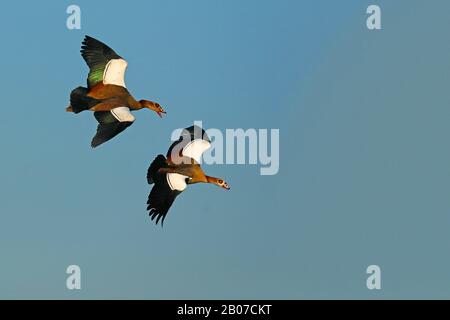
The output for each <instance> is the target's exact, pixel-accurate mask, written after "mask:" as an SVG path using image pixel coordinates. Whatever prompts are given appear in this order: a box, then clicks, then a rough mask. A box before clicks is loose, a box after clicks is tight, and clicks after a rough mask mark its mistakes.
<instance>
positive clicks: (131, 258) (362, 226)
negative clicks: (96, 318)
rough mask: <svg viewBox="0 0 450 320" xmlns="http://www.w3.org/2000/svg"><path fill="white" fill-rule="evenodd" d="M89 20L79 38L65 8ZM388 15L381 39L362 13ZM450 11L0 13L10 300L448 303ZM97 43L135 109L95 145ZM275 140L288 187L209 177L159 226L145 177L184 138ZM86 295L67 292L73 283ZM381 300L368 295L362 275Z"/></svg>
mask: <svg viewBox="0 0 450 320" xmlns="http://www.w3.org/2000/svg"><path fill="white" fill-rule="evenodd" d="M70 4H77V5H79V6H80V7H81V10H82V26H81V27H82V28H81V30H68V29H67V28H66V18H67V14H66V8H67V6H68V5H70ZM369 4H378V5H379V6H381V9H382V27H383V30H381V31H369V30H368V29H367V28H366V17H367V15H366V8H367V6H368V5H369ZM448 12H450V3H449V2H448V1H445V0H442V1H439V0H434V1H428V2H425V1H418V0H417V1H395V2H394V1H382V0H377V1H370V2H369V1H363V0H349V1H331V0H330V1H325V0H321V1H317V0H314V1H312V0H311V1H206V0H205V1H189V2H186V1H145V2H144V1H126V2H121V3H112V2H111V1H95V2H94V1H77V2H76V3H74V2H65V1H58V3H56V2H55V3H53V2H50V1H47V2H42V1H40V2H39V3H38V2H26V3H23V2H9V3H8V4H2V10H1V11H0V30H1V31H0V32H1V35H2V37H1V41H2V45H1V59H0V70H1V73H0V88H1V93H2V96H1V99H2V103H1V104H2V109H1V110H2V111H1V115H2V121H1V124H0V146H1V166H0V195H1V196H0V197H1V201H0V298H43V299H45V298H61V299H71V298H137V299H177V298H183V299H205V298H208V299H221V298H235V299H240V298H245V299H250V298H254V299H269V298H277V299H282V298H284V299H300V298H330V299H334V298H361V299H377V298H450V271H449V270H450V257H449V244H450V234H449V228H450V197H449V193H450V146H449V143H448V137H449V136H450V125H449V120H450V107H449V105H450V90H449V87H450V82H449V75H450V41H448V30H450V20H449V19H448ZM85 34H88V35H91V36H93V37H96V38H99V39H100V40H102V41H104V42H105V43H107V44H109V45H110V46H111V47H112V48H114V49H115V50H116V51H117V52H118V53H119V54H120V55H122V56H123V57H124V58H126V59H127V61H128V63H129V68H128V71H127V79H126V82H127V86H128V87H129V88H130V90H131V91H132V93H133V94H134V95H135V96H136V97H137V98H138V99H140V98H148V99H151V100H155V101H158V102H160V103H161V104H162V105H163V106H164V107H165V109H166V110H167V112H168V115H167V117H165V118H164V119H163V120H161V119H159V118H158V117H157V116H156V115H155V114H154V113H151V112H147V111H141V112H139V113H136V116H137V121H136V122H135V124H134V125H133V126H132V127H130V128H129V129H127V131H126V132H125V133H123V134H121V135H120V136H118V137H117V138H116V139H114V140H112V141H110V142H108V143H107V144H105V145H103V146H101V147H99V148H98V149H96V150H92V149H91V148H90V146H89V145H90V140H91V138H92V136H93V134H94V132H95V128H96V121H95V119H94V118H93V117H92V114H89V113H82V114H80V115H77V116H74V115H73V114H68V113H66V112H65V111H64V109H65V107H66V106H67V103H68V96H69V93H70V91H71V90H72V89H73V88H74V87H76V86H78V85H84V84H85V78H86V75H87V70H88V69H87V67H86V65H85V63H84V61H83V60H82V58H81V56H80V54H79V49H80V44H81V41H82V39H83V37H84V35H85ZM194 120H202V121H203V124H204V126H205V128H218V129H221V130H225V129H226V128H245V129H247V128H266V129H270V128H278V129H280V138H281V149H280V160H281V163H280V171H279V174H278V175H275V176H260V175H259V167H258V166H255V165H212V166H205V167H204V169H205V171H206V172H207V173H208V174H210V175H213V176H219V177H223V178H225V179H226V180H227V181H228V182H229V183H230V185H231V187H232V189H231V191H229V192H226V191H224V190H221V189H219V188H217V187H214V186H210V185H194V186H191V187H189V188H188V190H186V191H185V192H184V193H183V194H182V195H181V196H180V197H179V198H178V199H177V200H176V202H175V204H174V205H173V207H172V208H171V210H170V212H169V215H168V216H167V219H166V221H165V225H164V228H161V227H160V226H155V225H154V223H152V222H151V221H150V220H149V218H148V215H147V212H146V210H145V209H146V200H147V195H148V192H149V190H150V188H149V186H148V185H147V184H146V170H147V167H148V165H149V163H150V162H151V160H152V159H153V158H154V157H155V156H156V155H157V154H158V153H165V152H166V151H167V148H168V146H169V145H170V135H171V133H172V131H173V130H174V129H175V128H181V127H187V126H190V125H192V123H193V121H194ZM71 264H77V265H79V266H80V267H81V270H82V290H80V291H69V290H67V289H66V283H65V281H66V277H67V275H66V273H65V270H66V267H67V266H68V265H71ZM371 264H376V265H379V266H380V267H381V270H382V290H379V291H376V290H375V291H370V290H368V289H367V288H366V278H367V274H366V268H367V266H369V265H371Z"/></svg>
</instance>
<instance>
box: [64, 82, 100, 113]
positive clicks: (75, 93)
mask: <svg viewBox="0 0 450 320" xmlns="http://www.w3.org/2000/svg"><path fill="white" fill-rule="evenodd" d="M88 92H89V90H88V89H87V88H84V87H78V88H75V89H74V90H72V92H71V93H70V106H71V107H72V111H73V112H74V113H79V112H81V111H84V110H88V109H90V108H92V107H93V106H95V105H96V104H97V103H99V101H98V100H97V99H94V98H91V97H88V96H87V94H88Z"/></svg>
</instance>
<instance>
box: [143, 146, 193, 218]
mask: <svg viewBox="0 0 450 320" xmlns="http://www.w3.org/2000/svg"><path fill="white" fill-rule="evenodd" d="M164 167H167V163H166V158H165V157H164V156H163V155H162V154H160V155H158V156H157V157H156V158H155V160H153V162H152V164H151V165H150V167H149V168H148V171H147V181H148V183H149V184H153V183H154V184H155V185H154V186H153V188H152V190H151V191H150V194H149V196H148V200H147V210H148V211H149V216H150V217H151V219H152V220H154V219H155V218H156V224H158V222H159V220H161V219H162V220H161V225H162V224H163V223H164V219H165V218H166V215H167V212H168V211H169V209H170V207H171V206H172V204H173V202H174V201H175V198H176V197H177V196H178V195H179V194H180V193H181V192H182V191H183V190H184V188H186V181H185V180H186V178H187V177H186V176H182V175H179V174H176V175H177V179H176V180H174V179H171V178H170V175H173V174H172V173H170V174H166V173H159V172H158V170H159V169H160V168H164ZM183 183H184V187H183V186H182V185H183Z"/></svg>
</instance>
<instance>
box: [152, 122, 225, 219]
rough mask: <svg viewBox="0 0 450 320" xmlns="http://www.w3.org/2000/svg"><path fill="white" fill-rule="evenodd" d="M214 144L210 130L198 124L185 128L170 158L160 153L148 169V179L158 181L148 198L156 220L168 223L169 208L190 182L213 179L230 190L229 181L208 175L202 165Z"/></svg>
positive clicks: (168, 153)
mask: <svg viewBox="0 0 450 320" xmlns="http://www.w3.org/2000/svg"><path fill="white" fill-rule="evenodd" d="M210 146H211V141H210V140H209V137H208V135H207V134H206V132H205V131H204V130H203V129H201V128H200V127H198V126H191V127H189V128H186V129H183V131H182V133H181V136H180V138H179V139H178V140H177V141H175V142H174V143H173V144H172V145H171V146H170V148H169V150H168V152H167V158H165V157H164V156H163V155H162V154H160V155H158V156H157V157H156V158H155V160H153V162H152V163H151V165H150V167H149V168H148V171H147V181H148V183H149V184H154V186H153V188H152V190H151V192H150V194H149V196H148V201H147V205H148V206H147V210H149V215H150V217H151V219H152V220H153V219H155V218H157V219H156V224H158V222H159V220H160V219H162V220H161V225H162V224H163V223H164V219H165V218H166V215H167V212H168V211H169V208H170V206H171V205H172V203H173V201H174V200H175V198H176V197H177V196H178V195H179V194H180V193H181V192H183V191H184V189H186V187H187V185H188V184H193V183H198V182H204V183H212V184H215V185H217V186H219V187H221V188H224V189H226V190H229V189H230V187H229V186H228V184H227V183H226V182H225V181H224V180H223V179H220V178H214V177H210V176H207V175H206V174H205V173H204V172H203V170H202V168H201V167H200V164H199V162H200V158H201V156H202V154H203V152H205V151H206V150H207V149H209V148H210Z"/></svg>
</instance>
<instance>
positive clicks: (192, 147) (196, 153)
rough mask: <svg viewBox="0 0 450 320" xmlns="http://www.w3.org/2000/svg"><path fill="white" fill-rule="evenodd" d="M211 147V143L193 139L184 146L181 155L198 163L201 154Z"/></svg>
mask: <svg viewBox="0 0 450 320" xmlns="http://www.w3.org/2000/svg"><path fill="white" fill-rule="evenodd" d="M210 147H211V143H210V142H209V141H206V140H203V139H195V140H192V141H190V142H189V143H188V144H187V145H185V146H184V148H183V151H182V155H183V156H185V157H189V158H192V159H194V160H195V161H197V162H198V163H200V159H201V158H202V154H203V152H205V151H206V150H208V149H209V148H210Z"/></svg>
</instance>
